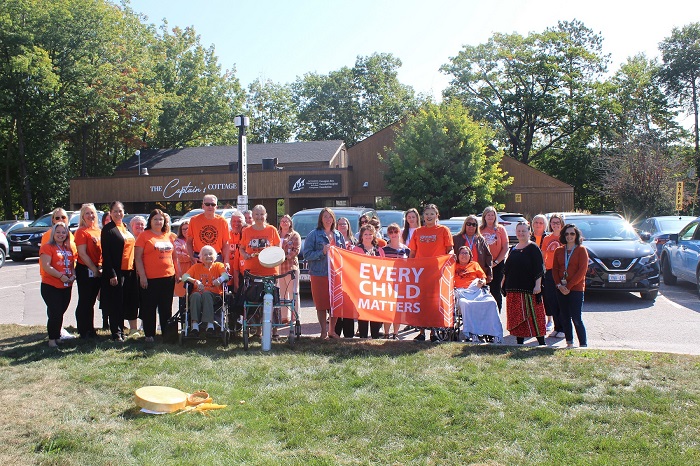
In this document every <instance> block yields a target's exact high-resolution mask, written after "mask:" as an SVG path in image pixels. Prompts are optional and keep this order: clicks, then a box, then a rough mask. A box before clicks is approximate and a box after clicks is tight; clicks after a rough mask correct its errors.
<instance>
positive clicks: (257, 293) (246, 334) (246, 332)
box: [240, 270, 301, 350]
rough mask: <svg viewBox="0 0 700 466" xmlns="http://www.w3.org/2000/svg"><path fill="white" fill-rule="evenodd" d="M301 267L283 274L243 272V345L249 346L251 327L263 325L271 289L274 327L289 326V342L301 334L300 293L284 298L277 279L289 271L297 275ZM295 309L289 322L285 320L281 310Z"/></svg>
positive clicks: (245, 348) (258, 327)
mask: <svg viewBox="0 0 700 466" xmlns="http://www.w3.org/2000/svg"><path fill="white" fill-rule="evenodd" d="M296 273H297V271H296V270H290V271H289V272H286V273H283V274H281V275H269V276H259V275H253V274H251V273H250V272H249V271H248V270H246V271H245V273H244V275H243V290H244V291H243V293H244V302H243V315H242V316H241V322H240V323H241V333H242V334H243V349H244V350H248V346H249V340H250V331H251V330H256V331H257V330H258V329H262V326H263V311H264V301H263V299H264V296H265V294H267V293H270V294H271V295H272V297H273V301H272V306H273V309H272V324H271V325H272V328H273V329H274V328H282V327H287V326H288V327H289V337H288V339H287V342H288V343H290V344H293V343H294V342H295V341H296V340H297V339H298V338H299V337H300V336H301V322H300V321H299V309H297V306H296V296H297V293H294V294H293V296H292V299H280V292H279V291H280V290H279V288H278V287H277V284H276V282H277V280H278V279H279V278H282V277H286V276H287V275H291V276H292V279H294V278H295V276H296ZM284 308H286V309H288V310H289V311H291V317H290V320H289V323H282V322H281V319H280V314H281V310H282V309H284Z"/></svg>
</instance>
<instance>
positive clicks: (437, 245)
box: [408, 204, 453, 341]
mask: <svg viewBox="0 0 700 466" xmlns="http://www.w3.org/2000/svg"><path fill="white" fill-rule="evenodd" d="M439 218H440V212H439V211H438V208H437V206H436V205H435V204H428V205H426V206H425V208H424V209H423V221H424V224H423V226H422V227H419V228H417V229H416V230H415V231H414V232H413V236H412V237H411V242H410V244H409V246H408V248H409V249H410V250H411V253H410V255H409V257H411V258H413V257H419V258H420V257H435V256H441V255H443V254H450V253H451V252H452V246H453V242H452V234H451V233H450V229H449V228H447V227H446V226H444V225H438V223H437V221H438V219H439ZM430 339H431V341H434V340H435V337H434V335H433V334H432V333H431V335H430ZM414 340H416V341H425V329H424V328H422V329H420V330H419V333H418V336H416V338H414Z"/></svg>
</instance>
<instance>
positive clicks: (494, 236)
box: [480, 206, 508, 312]
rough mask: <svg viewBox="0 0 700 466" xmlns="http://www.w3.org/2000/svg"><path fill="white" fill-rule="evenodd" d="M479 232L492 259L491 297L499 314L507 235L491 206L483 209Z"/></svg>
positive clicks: (501, 300)
mask: <svg viewBox="0 0 700 466" xmlns="http://www.w3.org/2000/svg"><path fill="white" fill-rule="evenodd" d="M480 231H481V236H483V237H484V240H485V241H486V244H487V245H488V247H489V251H491V257H493V261H492V262H491V269H492V271H493V272H492V273H493V275H492V277H491V285H490V289H491V296H493V298H494V299H495V300H496V304H498V312H501V308H502V306H503V298H502V296H501V282H502V281H503V264H504V261H505V259H506V255H507V254H508V233H507V232H506V229H505V228H504V227H503V225H499V224H498V213H497V212H496V209H495V208H494V207H493V206H488V207H487V208H485V209H484V213H483V214H482V215H481V225H480Z"/></svg>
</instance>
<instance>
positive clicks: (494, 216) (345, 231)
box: [303, 204, 588, 347]
mask: <svg viewBox="0 0 700 466" xmlns="http://www.w3.org/2000/svg"><path fill="white" fill-rule="evenodd" d="M439 215H440V213H439V210H438V208H437V206H435V205H434V204H428V205H426V206H425V207H424V209H423V215H422V218H421V215H420V214H419V212H418V210H417V209H414V208H411V209H409V210H407V211H406V213H405V218H404V227H403V230H401V228H400V227H399V225H397V224H391V225H389V226H388V228H387V236H388V238H389V241H388V242H387V241H386V240H384V239H382V237H381V234H380V233H379V231H380V230H379V229H378V228H377V225H378V219H377V218H376V217H375V218H367V217H366V216H364V217H361V218H360V231H359V234H358V237H357V238H355V236H354V235H353V233H352V227H351V225H350V222H349V221H348V219H347V218H343V217H341V218H339V219H336V217H335V214H334V213H333V210H332V209H330V208H324V209H322V210H321V212H320V213H319V217H318V224H317V227H316V228H315V229H314V230H313V231H311V232H309V234H308V235H307V237H306V239H305V241H304V245H303V256H304V259H305V260H306V261H307V262H308V267H309V275H310V278H311V292H312V296H313V300H314V305H315V307H316V312H317V317H318V321H319V324H320V326H321V338H325V339H333V338H339V337H340V335H341V333H342V334H343V336H344V337H346V338H347V337H353V336H355V335H357V336H359V337H360V338H366V337H367V336H368V329H369V336H371V337H372V338H378V337H379V333H380V329H381V327H382V323H380V322H366V321H362V320H359V321H358V322H357V326H358V330H357V333H355V332H354V328H353V324H354V322H353V321H352V320H350V319H338V318H337V317H335V316H333V315H332V314H330V309H331V305H330V296H329V286H328V250H329V248H330V247H331V246H337V247H342V248H346V249H350V250H352V251H354V252H356V253H359V254H365V255H369V256H379V257H392V258H397V257H403V258H416V257H418V258H422V257H434V256H440V255H444V254H450V253H454V254H455V259H456V262H457V265H456V270H455V288H458V289H459V288H467V287H468V286H470V284H472V283H475V284H476V285H477V286H479V287H483V286H485V285H488V286H489V291H490V293H491V295H492V296H493V298H494V300H495V302H496V304H497V307H498V312H499V313H500V312H501V309H502V307H503V299H502V298H503V297H505V298H506V308H507V313H506V319H507V330H508V331H509V333H510V334H511V335H513V336H515V337H516V340H517V342H518V343H519V344H523V343H524V341H525V339H526V338H531V337H535V338H536V339H537V341H538V343H539V344H541V345H544V344H545V336H546V332H550V334H549V336H550V337H555V338H565V339H566V344H567V347H573V327H575V328H576V334H577V336H578V341H579V346H582V347H585V346H587V340H586V329H585V326H584V324H583V320H582V316H581V312H582V306H583V293H584V289H585V274H586V271H587V268H588V254H587V251H586V248H585V247H579V246H581V241H582V236H581V232H580V231H579V229H578V228H577V227H576V226H575V225H573V224H567V225H565V224H564V218H563V217H562V216H561V215H553V216H552V217H551V219H550V220H549V225H547V218H546V217H545V216H544V215H537V216H535V218H534V219H533V222H532V227H531V226H530V224H528V223H526V222H521V223H519V224H518V225H517V227H516V235H517V238H518V242H517V244H515V245H513V246H512V247H510V245H509V242H508V234H507V233H506V230H505V228H504V227H503V226H502V225H499V224H498V213H497V211H496V209H495V208H493V207H487V208H486V209H484V212H483V214H482V216H481V222H479V220H478V219H477V217H476V216H475V215H470V216H468V217H466V218H465V220H464V223H463V225H462V229H461V231H460V232H459V233H458V234H456V235H454V236H453V235H451V233H450V231H449V229H448V228H447V227H445V226H443V225H440V223H439ZM373 224H374V225H373ZM572 323H573V327H572ZM383 326H384V338H387V339H392V338H397V332H398V328H397V326H396V324H394V331H393V333H392V332H390V327H391V324H388V323H384V324H383ZM409 330H417V332H418V335H417V336H416V337H415V340H417V341H424V340H426V329H423V328H418V329H410V328H409ZM436 339H437V337H436V336H435V335H434V334H432V333H431V340H436Z"/></svg>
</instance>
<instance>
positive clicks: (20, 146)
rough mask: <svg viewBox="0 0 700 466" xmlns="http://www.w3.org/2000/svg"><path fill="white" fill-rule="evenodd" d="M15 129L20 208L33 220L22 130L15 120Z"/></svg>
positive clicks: (32, 203)
mask: <svg viewBox="0 0 700 466" xmlns="http://www.w3.org/2000/svg"><path fill="white" fill-rule="evenodd" d="M15 123H16V128H17V160H18V161H19V176H20V179H21V180H22V206H23V207H24V210H25V211H27V212H29V218H31V219H33V218H34V200H33V199H32V185H31V183H30V181H29V176H28V175H27V160H26V158H25V157H24V153H25V147H24V130H23V129H22V120H21V119H20V118H17V119H16V120H15Z"/></svg>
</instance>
